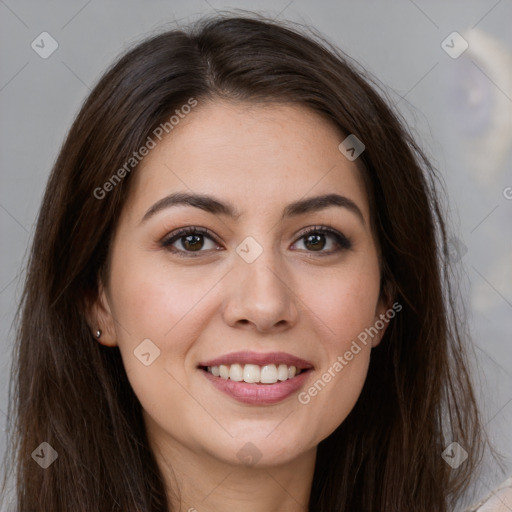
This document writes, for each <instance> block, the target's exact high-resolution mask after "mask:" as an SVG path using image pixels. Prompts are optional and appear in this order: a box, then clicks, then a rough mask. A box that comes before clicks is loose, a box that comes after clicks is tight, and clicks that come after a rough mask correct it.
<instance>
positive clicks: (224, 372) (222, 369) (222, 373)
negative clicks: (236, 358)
mask: <svg viewBox="0 0 512 512" xmlns="http://www.w3.org/2000/svg"><path fill="white" fill-rule="evenodd" d="M219 372H220V376H221V378H223V379H227V378H228V377H229V366H226V365H225V364H221V365H220V366H219Z"/></svg>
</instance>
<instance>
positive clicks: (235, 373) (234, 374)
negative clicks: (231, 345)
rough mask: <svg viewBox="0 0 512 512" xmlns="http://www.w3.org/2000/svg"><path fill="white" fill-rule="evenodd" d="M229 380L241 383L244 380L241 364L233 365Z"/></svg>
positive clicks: (230, 369)
mask: <svg viewBox="0 0 512 512" xmlns="http://www.w3.org/2000/svg"><path fill="white" fill-rule="evenodd" d="M229 378H230V379H231V380H236V381H237V382H240V381H241V380H243V379H244V369H243V368H242V367H241V366H240V365H239V364H232V365H231V367H230V368H229Z"/></svg>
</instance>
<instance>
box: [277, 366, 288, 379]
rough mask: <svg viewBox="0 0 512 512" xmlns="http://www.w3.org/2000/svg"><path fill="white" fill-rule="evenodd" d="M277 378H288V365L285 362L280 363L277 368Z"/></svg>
mask: <svg viewBox="0 0 512 512" xmlns="http://www.w3.org/2000/svg"><path fill="white" fill-rule="evenodd" d="M277 378H278V379H279V380H287V379H288V366H286V365H285V364H280V365H279V367H278V368H277Z"/></svg>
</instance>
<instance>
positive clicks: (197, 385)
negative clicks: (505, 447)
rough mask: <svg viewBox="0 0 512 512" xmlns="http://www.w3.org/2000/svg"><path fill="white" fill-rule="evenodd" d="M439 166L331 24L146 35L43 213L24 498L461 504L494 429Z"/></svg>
mask: <svg viewBox="0 0 512 512" xmlns="http://www.w3.org/2000/svg"><path fill="white" fill-rule="evenodd" d="M436 182H437V176H436V174H435V172H434V170H433V169H432V167H431V166H430V165H429V163H428V161H427V160H426V158H425V157H424V155H423V154H422V152H421V150H420V149H419V148H418V146H417V145H416V144H415V142H414V141H413V140H412V138H411V137H410V135H409V133H408V132H407V130H406V129H405V128H404V126H403V123H402V122H401V121H400V120H399V117H398V116H397V114H396V113H394V112H393V111H392V109H391V108H390V107H389V106H388V105H386V103H385V102H384V101H383V99H382V98H381V97H380V96H379V94H378V93H377V92H376V91H375V89H374V88H373V87H372V86H371V85H370V80H369V79H367V78H365V77H364V75H363V74H362V73H361V72H360V71H357V70H356V67H355V66H354V64H351V63H350V62H349V60H348V59H347V58H346V57H345V56H344V55H343V54H342V53H341V52H340V51H339V50H336V49H335V48H332V47H329V46H328V45H326V44H323V43H322V42H321V41H319V40H317V39H316V38H314V37H311V36H310V37H307V36H305V35H302V34H301V33H300V32H299V31H297V30H295V29H291V28H287V27H285V26H284V25H282V24H281V25H280V24H277V23H275V22H271V21H268V20H263V19H257V18H243V17H233V18H222V17H219V18H215V19H209V20H203V21H202V22H201V23H200V24H199V25H197V26H196V27H194V28H193V29H192V30H190V31H189V32H183V31H181V30H175V31H170V32H166V33H163V34H161V35H158V36H156V37H153V38H151V39H148V40H146V41H144V42H142V43H141V44H139V45H138V46H137V47H135V48H133V49H132V50H131V51H129V52H128V53H127V54H126V55H124V56H123V57H122V58H121V59H120V60H119V61H118V62H117V63H115V65H113V67H112V68H111V69H110V70H109V71H108V72H107V73H106V74H105V75H104V76H103V78H102V79H101V80H100V82H99V83H98V85H97V86H96V87H95V88H94V90H93V91H92V93H91V94H90V96H89V98H88V99H87V101H86V102H85V104H84V105H83V107H82V109H81V111H80V113H79V114H78V116H77V119H76V120H75V122H74V124H73V126H72V128H71V130H70V132H69V135H68V137H67V140H66V142H65V144H64V146H63V147H62V150H61V153H60V155H59V157H58V160H57V162H56V164H55V167H54V169H53V171H52V174H51V176H50V179H49V182H48V186H47V190H46V194H45V197H44V200H43V204H42V207H41V211H40V215H39V219H38V223H37V229H36V233H35V238H34V242H33V248H32V253H31V254H32V256H31V258H30V263H29V268H28V272H27V281H26V287H25V292H24V296H23V302H22V305H21V321H20V329H19V336H18V344H17V347H16V348H17V352H16V356H15V361H16V365H15V368H14V375H13V379H14V381H15V398H16V404H15V406H14V407H15V409H14V411H13V413H12V414H13V416H15V419H16V422H15V425H14V427H13V429H14V433H15V434H14V440H13V452H14V453H15V455H16V456H17V457H18V459H17V463H16V467H15V469H16V476H17V498H18V507H19V510H24V511H26V510H52V511H55V512H57V511H70V510H74V511H79V510H80V511H82V510H83V511H90V510H95V511H96V510H97V511H107V510H108V511H113V510H119V511H123V512H129V511H164V510H166V511H167V510H168V511H171V510H172V511H178V510H180V511H185V510H189V511H193V510H197V511H199V512H202V511H213V510H243V511H245V512H250V511H263V510H264V511H273V510H275V511H278V510H279V511H299V510H301V511H304V510H309V511H315V512H316V511H347V512H348V511H350V512H354V511H380V512H382V511H413V510H415V511H425V512H427V511H428V512H431V511H432V510H436V511H447V510H452V507H453V506H454V504H455V503H456V502H457V500H458V499H459V498H460V496H461V495H462V493H463V491H464V490H465V489H466V488H467V487H468V486H469V484H470V483H471V479H472V477H473V475H474V470H475V468H476V467H477V466H478V463H479V460H480V458H481V454H482V449H483V433H482V426H481V424H480V419H479V413H478V410H477V407H476V403H475V397H474V391H473V388H472V385H471V380H470V377H469V374H468V365H467V362H466V356H465V350H466V347H465V344H466V340H465V339H464V337H463V336H462V334H461V325H460V320H459V317H458V315H457V313H456V311H455V309H454V308H455V306H454V298H453V297H452V293H451V291H450V287H449V282H448V280H447V270H448V261H447V254H448V251H447V248H446V236H445V224H444V222H443V217H442V213H441V208H440V203H439V200H438V197H437V193H436Z"/></svg>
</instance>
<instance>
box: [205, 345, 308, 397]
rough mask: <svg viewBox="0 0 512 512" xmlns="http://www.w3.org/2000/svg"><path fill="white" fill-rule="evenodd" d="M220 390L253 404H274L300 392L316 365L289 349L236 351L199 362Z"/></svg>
mask: <svg viewBox="0 0 512 512" xmlns="http://www.w3.org/2000/svg"><path fill="white" fill-rule="evenodd" d="M198 368H199V369H201V370H203V374H204V376H205V377H206V378H207V379H208V381H209V382H210V383H212V384H213V385H214V386H215V387H216V388H217V389H218V390H220V391H222V392H224V393H225V394H227V395H229V396H230V397H232V398H234V399H235V400H237V401H239V402H243V403H248V404H252V405H270V404H274V403H277V402H280V401H281V400H284V399H285V398H287V397H288V396H290V395H291V394H293V393H294V392H295V391H298V390H299V389H300V388H301V387H302V386H303V384H304V381H305V380H306V379H307V377H308V374H309V371H310V370H312V369H313V365H312V364H311V363H310V362H309V361H306V360H304V359H301V358H299V357H296V356H293V355H291V354H288V353H285V352H271V353H266V354H260V353H256V352H233V353H230V354H226V355H224V356H221V357H218V358H215V359H210V360H208V361H203V362H201V363H199V364H198Z"/></svg>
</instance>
